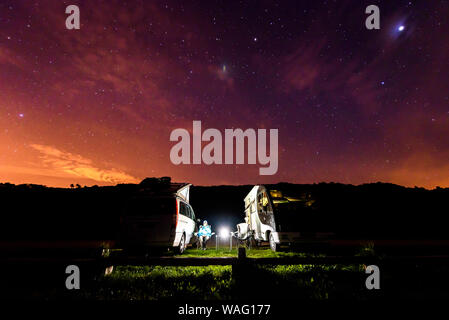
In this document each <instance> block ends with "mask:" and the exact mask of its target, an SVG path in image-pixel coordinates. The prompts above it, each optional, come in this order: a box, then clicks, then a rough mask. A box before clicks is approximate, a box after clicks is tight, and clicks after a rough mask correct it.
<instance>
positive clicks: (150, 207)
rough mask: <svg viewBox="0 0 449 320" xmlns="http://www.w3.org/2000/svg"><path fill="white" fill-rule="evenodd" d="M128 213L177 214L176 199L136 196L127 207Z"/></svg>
mask: <svg viewBox="0 0 449 320" xmlns="http://www.w3.org/2000/svg"><path fill="white" fill-rule="evenodd" d="M126 214H128V215H153V214H176V199H175V198H171V197H163V198H162V197H161V198H153V197H152V198H134V199H131V200H130V202H129V204H128V206H127V208H126Z"/></svg>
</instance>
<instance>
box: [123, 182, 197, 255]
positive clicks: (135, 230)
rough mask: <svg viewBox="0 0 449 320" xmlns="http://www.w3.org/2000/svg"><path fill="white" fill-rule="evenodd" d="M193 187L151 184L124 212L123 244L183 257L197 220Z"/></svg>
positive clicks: (130, 202)
mask: <svg viewBox="0 0 449 320" xmlns="http://www.w3.org/2000/svg"><path fill="white" fill-rule="evenodd" d="M190 186H191V185H190V184H182V183H170V182H167V183H159V182H156V183H154V182H150V183H147V185H146V186H145V187H144V188H143V189H142V190H141V192H139V194H138V195H136V196H134V197H133V198H131V199H130V201H129V203H128V205H127V206H126V209H125V215H124V221H123V227H124V232H123V233H122V241H123V242H124V245H125V247H127V248H136V247H144V248H150V247H159V248H174V249H175V251H177V252H178V253H183V252H184V250H185V249H186V247H187V245H188V244H189V242H190V240H191V239H192V237H193V235H194V232H195V228H196V218H195V213H194V212H193V209H192V207H191V206H190V204H189V190H190Z"/></svg>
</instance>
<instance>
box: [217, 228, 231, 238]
mask: <svg viewBox="0 0 449 320" xmlns="http://www.w3.org/2000/svg"><path fill="white" fill-rule="evenodd" d="M229 234H230V232H229V229H228V228H227V227H223V228H221V229H220V231H219V235H220V238H223V239H225V238H227V237H229Z"/></svg>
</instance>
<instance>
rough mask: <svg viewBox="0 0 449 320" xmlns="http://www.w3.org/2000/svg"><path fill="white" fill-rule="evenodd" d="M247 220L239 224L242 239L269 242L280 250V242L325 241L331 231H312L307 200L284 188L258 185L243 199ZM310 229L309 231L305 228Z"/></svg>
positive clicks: (273, 248)
mask: <svg viewBox="0 0 449 320" xmlns="http://www.w3.org/2000/svg"><path fill="white" fill-rule="evenodd" d="M244 201H245V222H244V223H240V224H238V225H237V237H238V238H239V239H240V240H251V239H253V240H255V241H256V243H258V244H260V242H262V241H268V242H269V243H270V248H271V249H272V250H273V251H277V250H278V249H279V247H280V245H281V244H288V245H293V244H295V243H309V244H310V243H315V244H316V243H322V242H326V241H327V238H328V237H329V236H330V234H329V233H318V232H315V231H313V230H312V231H311V229H310V223H309V221H308V218H309V214H308V213H307V209H305V208H306V207H307V206H308V203H309V202H310V201H307V199H301V198H300V197H293V196H288V195H285V194H283V193H282V191H281V190H275V189H270V188H269V187H267V186H263V185H256V186H254V187H253V188H252V189H251V191H250V192H249V193H248V195H247V196H246V197H245V199H244ZM306 230H307V231H306Z"/></svg>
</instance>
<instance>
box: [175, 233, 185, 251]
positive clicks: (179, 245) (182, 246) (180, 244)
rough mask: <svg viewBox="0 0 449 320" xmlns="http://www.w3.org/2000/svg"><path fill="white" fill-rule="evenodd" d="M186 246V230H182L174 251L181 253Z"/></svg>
mask: <svg viewBox="0 0 449 320" xmlns="http://www.w3.org/2000/svg"><path fill="white" fill-rule="evenodd" d="M186 247H187V240H186V232H185V231H183V232H182V235H181V239H180V240H179V244H178V246H177V247H176V253H177V254H182V253H183V252H184V251H185V249H186Z"/></svg>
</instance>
